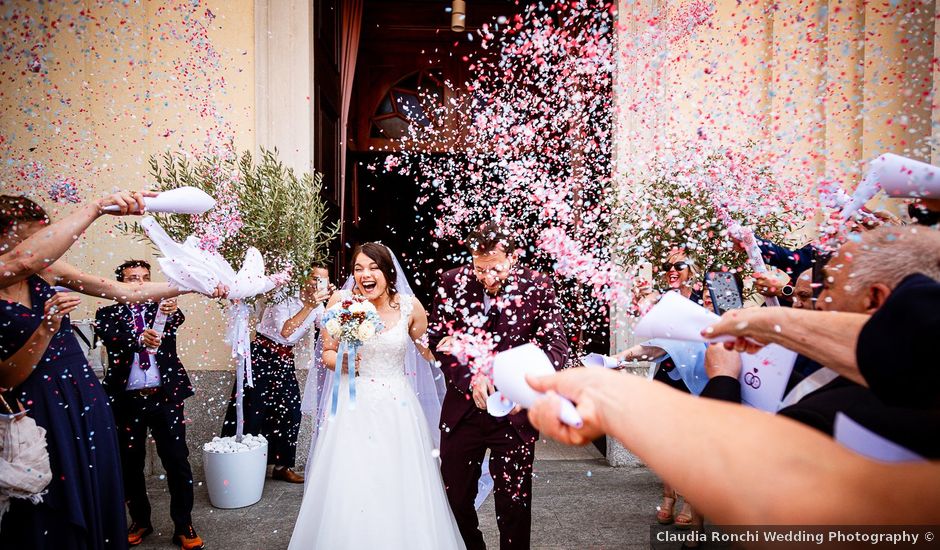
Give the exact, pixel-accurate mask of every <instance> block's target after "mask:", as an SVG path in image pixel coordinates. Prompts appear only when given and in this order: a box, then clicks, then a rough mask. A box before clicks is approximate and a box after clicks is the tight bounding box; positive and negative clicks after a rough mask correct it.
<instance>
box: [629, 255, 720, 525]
mask: <svg viewBox="0 0 940 550" xmlns="http://www.w3.org/2000/svg"><path fill="white" fill-rule="evenodd" d="M658 273H659V274H661V275H662V277H663V281H662V285H663V288H664V289H665V292H677V293H679V294H680V295H681V296H682V297H684V298H686V299H689V300H692V301H693V302H696V303H699V304H702V303H704V295H705V294H707V292H705V293H703V292H701V291H700V290H699V289H698V288H697V286H698V284H699V282H698V279H699V278H698V272H697V269H696V266H695V263H694V262H693V261H692V260H691V259H690V258H689V257H688V255H687V254H686V252H685V251H684V250H682V249H678V248H677V249H674V250H672V251H671V252H670V254H669V256H667V258H666V262H665V263H664V264H663V265H662V266H660V267H659V270H658ZM661 297H662V295H661V294H659V293H657V292H652V293H650V294H648V295H647V296H644V297H643V298H641V300H642V301H645V302H646V303H647V304H649V305H650V306H651V305H652V303H653V302H655V301H657V300H658V299H659V298H661ZM645 308H646V306H645V305H640V306H639V309H641V310H642V309H645ZM616 357H617V358H618V359H621V360H625V361H635V360H645V361H653V362H655V363H656V365H655V366H654V370H653V379H654V380H658V381H660V382H662V383H664V384H666V385H668V386H670V387H672V388H675V389H677V390H679V391H682V392H685V393H692V394H695V395H698V394H699V393H701V391H702V389H703V388H704V387H705V384H706V383H707V382H708V377H707V376H706V374H705V371H704V364H705V346H704V345H703V344H699V343H695V342H680V341H676V340H668V339H665V338H657V339H654V340H650V341H648V342H643V343H642V344H639V345H637V346H634V347H632V348H630V349H627V350H625V351H623V352H621V353H619V354H617V355H616ZM679 497H680V495H679V494H678V493H677V492H676V489H675V488H674V487H672V486H671V485H669V484H667V483H663V500H662V503H661V504H660V505H659V506H657V508H656V521H657V522H658V523H660V524H662V525H670V524H675V525H676V527H678V528H680V529H691V528H693V527H696V528H699V527H701V526H702V524H703V521H704V518H702V517H701V515H700V514H697V513H696V512H695V509H694V508H693V507H692V505H691V504H689V502H688V501H684V502H683V504H682V508H681V510H680V511H679V513H678V514H676V511H675V509H676V506H677V505H678V503H679Z"/></svg>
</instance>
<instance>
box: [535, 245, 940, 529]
mask: <svg viewBox="0 0 940 550" xmlns="http://www.w3.org/2000/svg"><path fill="white" fill-rule="evenodd" d="M902 234H903V233H902ZM914 234H916V233H914ZM931 238H933V237H931ZM912 280H913V281H914V284H912V283H911V281H912ZM898 296H903V298H904V299H898ZM748 311H751V312H753V313H752V314H748V315H745V316H743V317H742V316H740V315H739V314H740V313H743V312H748ZM938 311H940V283H938V282H937V281H936V280H932V279H929V278H928V277H925V276H922V275H913V276H908V277H907V278H905V280H904V281H902V282H901V283H900V284H899V285H898V286H897V287H896V288H895V290H894V292H892V294H891V295H890V296H888V298H887V299H886V300H885V302H884V304H883V305H882V306H881V308H880V309H879V311H877V312H876V313H875V314H874V315H872V316H871V317H868V316H865V315H862V314H852V313H831V312H812V311H800V310H792V309H785V308H750V309H748V310H743V311H737V310H736V311H732V312H729V313H728V314H726V315H725V316H724V317H723V319H722V321H721V322H719V323H718V324H717V325H715V326H714V327H713V330H711V331H707V333H708V334H710V335H732V336H737V337H740V338H742V340H741V341H739V342H738V345H739V346H742V347H743V338H760V341H762V342H767V341H770V340H771V338H767V336H768V335H772V334H783V335H785V336H783V337H781V338H779V340H780V341H779V342H777V343H781V344H784V345H785V342H784V340H785V341H786V343H790V344H799V345H802V347H809V344H808V343H809V342H810V339H809V338H807V335H808V334H813V333H815V334H816V335H817V337H816V339H815V340H813V341H812V346H813V347H816V348H821V349H824V350H828V349H831V348H836V351H835V352H834V353H829V355H830V356H831V357H832V358H833V359H835V360H836V361H837V362H838V363H839V364H841V365H849V366H855V364H856V362H857V363H858V364H859V365H861V364H864V363H865V361H866V360H867V354H866V351H865V350H863V349H859V350H858V351H857V355H856V351H855V349H854V344H855V343H856V342H861V341H862V340H863V338H862V335H861V333H862V332H863V331H867V332H868V333H869V334H868V335H867V336H868V338H871V339H872V340H875V345H877V344H878V343H879V342H880V343H881V344H882V345H884V347H885V348H891V349H893V348H892V347H891V343H892V339H893V337H894V336H895V335H896V334H897V333H910V334H911V335H912V336H911V338H912V339H925V340H926V339H929V338H931V337H934V338H935V337H936V334H937V333H938V332H937V331H938V328H940V319H938V313H937V312H938ZM924 312H926V313H927V314H928V316H927V318H926V319H925V318H924V317H922V316H920V315H919V314H921V313H924ZM742 318H743V319H746V322H742ZM783 320H788V321H796V322H797V323H798V324H796V325H795V327H799V328H800V330H799V331H795V330H793V328H794V327H791V328H790V329H789V330H782V331H781V330H778V329H779V328H781V326H780V325H777V327H776V328H775V327H774V324H773V323H775V322H779V321H783ZM924 321H926V323H925V322H924ZM886 322H887V323H890V325H889V326H888V327H886V325H885V323H886ZM754 325H757V327H756V328H755V326H754ZM784 326H789V325H784ZM825 327H832V328H831V329H830V330H824V329H825ZM797 332H798V333H797ZM847 343H849V344H850V345H846V344H847ZM846 348H850V349H851V354H850V355H851V359H848V358H847V356H846V351H845V349H846ZM929 348H930V344H925V345H921V346H920V347H918V348H915V351H913V352H912V351H911V350H910V349H909V348H908V351H906V352H905V353H903V354H902V359H904V360H910V359H930V360H932V361H933V362H925V363H923V364H925V365H932V364H935V363H936V360H935V358H934V357H932V355H931V356H927V355H924V356H920V355H919V353H920V350H923V351H928V350H929ZM827 364H829V363H827ZM878 368H882V369H885V370H890V368H891V367H890V366H887V367H886V366H883V365H879V366H878ZM876 380H879V381H880V380H881V378H877V377H876ZM528 381H529V383H530V385H531V386H532V387H533V388H534V389H535V390H537V391H541V392H547V393H548V395H547V396H546V397H544V398H541V399H539V400H538V401H537V402H536V404H535V405H534V406H533V407H532V408H531V409H530V411H529V416H530V418H531V419H532V421H533V423H534V424H535V425H536V426H538V427H539V428H540V429H541V430H543V432H544V433H546V434H547V435H549V436H551V437H554V438H556V439H558V440H559V441H562V442H565V443H568V444H576V445H584V444H587V443H588V442H590V441H592V440H593V439H594V438H596V437H597V436H598V435H599V434H601V433H607V434H610V435H613V436H615V437H617V439H618V440H619V441H621V442H623V443H624V444H625V446H626V447H627V448H629V449H630V450H631V451H633V452H634V453H636V454H637V455H638V456H639V457H640V458H641V459H642V460H643V461H644V462H646V463H647V464H649V465H650V466H651V467H652V468H653V469H654V470H655V471H657V472H658V473H660V474H661V475H663V476H664V477H665V478H667V479H671V480H674V481H675V482H676V483H681V484H682V486H683V487H684V488H685V489H686V490H687V491H688V492H689V494H690V496H691V497H692V498H693V499H694V500H695V502H696V503H697V504H698V505H701V506H702V507H703V508H704V509H705V510H706V511H707V512H708V513H709V514H710V515H711V516H713V517H715V518H716V521H718V522H722V523H727V524H738V525H742V524H788V523H789V524H794V523H813V524H820V523H832V524H840V523H841V524H882V525H884V524H891V523H899V524H900V523H905V524H932V523H936V522H937V521H938V520H940V513H938V510H940V462H937V461H933V462H929V463H905V464H886V463H882V462H875V461H871V460H868V459H865V458H863V457H861V456H860V455H857V454H855V453H852V452H850V451H848V450H847V449H845V448H843V447H841V446H839V445H836V444H834V443H832V442H830V441H827V440H826V439H825V437H824V436H822V435H820V434H818V433H815V432H814V431H812V430H810V429H808V428H806V427H803V426H799V425H798V424H796V423H794V422H789V421H784V420H782V419H777V418H773V417H771V416H769V415H767V414H765V413H763V412H760V411H755V410H751V409H747V408H744V407H732V406H729V405H727V404H722V403H720V402H717V401H714V400H708V399H703V400H693V399H689V398H687V397H685V396H682V395H681V394H679V393H678V392H670V391H668V390H667V389H665V388H662V387H661V386H657V385H652V386H651V385H649V384H645V383H644V382H643V381H642V380H640V379H637V378H635V377H630V376H619V377H618V376H617V375H616V373H613V372H610V371H607V370H605V369H573V370H569V371H566V372H563V373H558V374H556V375H554V376H551V377H544V378H531V377H530V378H529V379H528ZM556 392H557V393H558V394H561V395H563V396H565V397H567V398H569V399H572V400H573V401H574V402H575V403H576V405H577V409H578V411H579V413H580V414H581V418H582V419H583V421H584V424H583V425H582V427H580V428H577V429H575V428H572V427H570V426H567V425H565V424H563V423H561V421H560V420H559V411H560V406H559V405H560V404H559V402H558V399H557V397H555V395H554V394H555V393H556ZM643 410H657V411H661V412H662V415H661V416H664V417H665V418H666V419H675V420H676V421H678V420H680V419H682V420H683V422H681V423H679V424H677V425H676V426H677V430H676V431H677V432H678V434H677V435H678V436H679V439H678V440H677V442H676V444H674V445H662V443H661V434H659V433H658V431H657V430H656V429H655V427H654V426H651V425H650V424H648V423H642V422H636V421H635V418H636V415H637V414H640V411H643ZM683 452H696V453H698V454H697V456H699V457H701V458H700V459H699V460H697V461H696V468H695V469H694V470H693V469H690V468H688V464H687V460H686V458H685V455H684V454H683ZM794 464H799V465H800V467H799V468H794V467H793V465H794ZM768 473H770V474H771V475H768ZM808 488H813V490H807V489H808ZM921 495H930V497H929V498H931V499H932V501H931V502H930V503H929V504H928V503H923V502H921V504H923V506H917V507H915V508H914V509H912V508H910V507H909V506H906V505H905V503H909V502H910V501H911V499H914V498H921Z"/></svg>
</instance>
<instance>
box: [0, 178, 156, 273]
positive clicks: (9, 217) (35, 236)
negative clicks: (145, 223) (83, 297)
mask: <svg viewBox="0 0 940 550" xmlns="http://www.w3.org/2000/svg"><path fill="white" fill-rule="evenodd" d="M155 195H156V193H152V192H144V193H130V192H127V191H122V192H118V193H113V194H111V195H109V196H107V197H104V198H101V199H98V200H96V201H92V202H87V203H85V204H84V205H82V207H80V208H79V209H77V210H76V211H75V212H73V213H71V214H69V215H68V216H66V217H65V218H63V219H61V220H59V221H57V222H55V223H50V220H49V217H48V216H46V213H45V211H44V210H43V209H42V208H41V207H40V206H39V205H38V204H36V203H35V202H33V201H31V200H29V199H26V198H25V197H19V196H16V195H0V229H2V230H4V231H5V230H6V228H8V227H9V226H11V225H12V224H14V223H19V224H22V225H24V226H31V231H30V235H29V236H28V237H25V238H23V240H22V241H21V242H18V243H13V242H10V243H4V244H2V245H0V287H5V286H9V285H11V284H13V283H15V282H17V281H21V280H23V279H25V278H27V277H29V276H30V275H32V274H34V273H38V272H39V271H42V270H43V269H45V268H46V267H49V266H50V265H51V264H52V263H53V262H55V261H56V260H58V259H59V257H61V256H62V254H65V251H66V250H68V249H69V247H70V246H72V244H73V243H74V242H75V239H76V238H77V237H78V236H79V235H81V234H82V233H83V232H84V231H85V229H87V228H88V226H90V225H91V224H92V223H93V222H94V221H95V220H97V219H98V218H100V217H101V216H102V215H104V214H105V213H106V212H105V211H104V209H105V207H108V206H116V207H117V211H115V212H110V213H111V214H113V215H116V216H118V215H125V214H140V213H142V212H143V211H144V197H152V196H155Z"/></svg>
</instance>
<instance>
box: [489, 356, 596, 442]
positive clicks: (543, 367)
mask: <svg viewBox="0 0 940 550" xmlns="http://www.w3.org/2000/svg"><path fill="white" fill-rule="evenodd" d="M554 373H555V369H554V368H552V362H551V361H550V360H549V358H548V356H547V355H545V352H543V351H542V350H541V349H539V347H538V346H536V345H535V344H525V345H523V346H519V347H517V348H512V349H510V350H506V351H503V352H500V353H497V354H496V357H495V358H494V359H493V383H494V384H496V387H497V388H499V391H500V392H502V394H503V395H504V396H506V397H508V398H509V399H511V400H513V401H514V402H516V403H518V404H519V405H522V406H523V407H525V408H529V407H531V406H532V404H533V403H535V400H536V399H538V398H539V397H540V396H541V395H542V394H541V393H539V392H537V391H535V390H533V389H532V387H531V386H529V383H528V382H526V380H525V377H526V375H527V374H531V375H532V376H548V375H550V374H554ZM559 398H560V399H561V400H562V413H561V420H562V421H563V422H565V423H566V424H568V425H569V426H575V427H580V426H581V424H582V420H581V416H580V415H578V412H577V411H576V410H575V408H574V405H573V404H572V403H571V401H568V400H567V399H565V398H564V397H560V396H559ZM565 403H567V405H565Z"/></svg>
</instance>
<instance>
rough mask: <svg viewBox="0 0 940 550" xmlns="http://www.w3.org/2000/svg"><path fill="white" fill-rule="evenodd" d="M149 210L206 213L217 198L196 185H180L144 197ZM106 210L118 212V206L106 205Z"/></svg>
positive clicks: (175, 212) (212, 206)
mask: <svg viewBox="0 0 940 550" xmlns="http://www.w3.org/2000/svg"><path fill="white" fill-rule="evenodd" d="M144 206H146V207H147V211H148V212H160V213H164V214H205V213H206V212H208V211H209V210H212V209H213V208H215V199H213V198H212V197H210V196H209V195H208V194H206V192H205V191H203V190H202V189H198V188H196V187H179V188H177V189H171V190H169V191H164V192H162V193H160V194H159V195H157V196H156V197H144ZM104 211H105V212H117V211H118V207H117V206H105V207H104Z"/></svg>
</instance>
